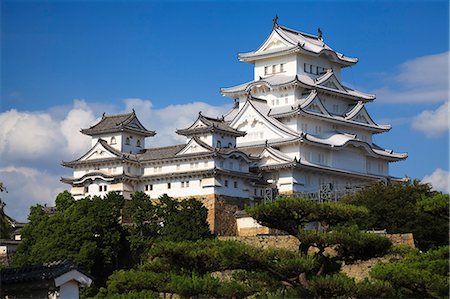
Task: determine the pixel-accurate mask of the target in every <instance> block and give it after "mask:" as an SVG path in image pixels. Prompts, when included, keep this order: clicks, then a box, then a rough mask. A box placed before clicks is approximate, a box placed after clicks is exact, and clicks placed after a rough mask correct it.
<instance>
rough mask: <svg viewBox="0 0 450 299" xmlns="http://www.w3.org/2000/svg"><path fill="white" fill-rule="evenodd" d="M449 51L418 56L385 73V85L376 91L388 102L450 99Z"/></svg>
mask: <svg viewBox="0 0 450 299" xmlns="http://www.w3.org/2000/svg"><path fill="white" fill-rule="evenodd" d="M448 59H449V52H444V53H439V54H435V55H428V56H423V57H418V58H416V59H413V60H409V61H406V62H405V63H403V64H401V65H400V66H399V68H398V70H397V71H396V73H395V74H393V75H390V76H386V77H385V80H384V81H385V82H386V83H387V84H386V86H383V87H381V88H378V89H376V90H374V91H373V93H375V94H376V95H377V98H378V99H379V101H382V102H386V103H417V104H420V103H422V104H423V103H439V102H444V101H447V100H448V99H449V81H448V80H449V73H448V72H449V71H448V70H449V68H448V66H449V60H448Z"/></svg>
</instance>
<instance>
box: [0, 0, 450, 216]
mask: <svg viewBox="0 0 450 299" xmlns="http://www.w3.org/2000/svg"><path fill="white" fill-rule="evenodd" d="M1 14H2V15H1V31H2V32H1V106H0V156H1V159H0V180H1V181H4V182H5V184H6V187H7V188H8V189H9V193H7V194H2V198H3V199H4V200H5V201H6V203H7V211H9V212H10V214H12V216H13V217H18V218H19V219H22V220H24V217H26V214H27V213H28V206H29V205H31V204H34V203H37V202H39V203H48V204H52V202H53V197H54V194H56V193H57V192H59V191H61V190H62V189H63V188H64V187H65V186H64V185H62V184H61V183H59V177H60V176H62V175H66V176H67V175H70V171H69V170H66V169H63V168H62V166H60V162H61V160H71V159H73V158H75V157H77V155H79V154H81V153H82V152H83V151H84V150H86V144H89V139H86V138H85V137H84V136H81V134H80V133H79V129H80V128H81V127H86V126H88V125H89V124H92V122H93V121H95V119H96V118H98V117H99V116H101V114H102V112H103V111H106V112H107V113H117V112H122V111H125V110H128V109H131V108H132V107H134V108H136V110H137V112H138V115H139V116H140V117H141V118H143V119H144V121H143V122H144V123H145V124H146V125H147V126H148V127H149V129H156V130H157V131H158V132H159V134H158V138H159V139H156V140H155V141H153V142H150V144H151V145H154V144H170V143H174V142H179V139H177V137H176V136H174V134H173V131H174V130H175V128H177V127H178V128H179V127H182V126H184V125H186V124H189V122H191V121H193V119H194V118H195V116H196V115H197V112H198V110H202V111H203V112H209V113H210V114H214V113H219V114H220V113H223V112H224V111H226V109H227V108H228V107H229V106H230V104H231V100H230V99H228V98H224V97H222V96H221V95H220V93H219V89H220V87H228V86H232V85H237V84H239V83H243V82H246V81H249V80H251V79H252V76H253V69H252V66H251V65H249V64H245V63H242V62H239V61H238V60H237V57H236V56H237V53H239V52H247V51H252V50H254V49H256V48H257V47H258V46H259V45H260V44H261V43H262V42H263V41H264V39H265V38H266V37H267V35H268V34H269V33H270V30H271V26H272V18H273V17H274V16H275V14H278V16H279V23H280V24H282V25H285V26H287V27H291V28H295V29H298V30H300V31H304V32H309V33H316V31H317V27H320V28H321V29H322V31H323V34H324V39H325V41H326V42H327V44H329V45H331V47H333V48H334V49H335V50H337V51H340V52H342V53H344V54H345V55H347V56H350V57H358V58H359V60H360V61H359V63H358V64H357V65H356V66H354V67H351V68H348V69H346V70H345V71H344V72H343V80H344V83H346V84H347V85H350V86H353V87H355V88H357V89H360V90H362V91H365V92H373V93H376V94H377V100H375V102H374V103H372V104H369V105H368V106H367V108H368V110H369V112H370V113H371V115H372V116H373V118H374V119H375V120H377V121H378V122H380V123H391V124H392V125H393V129H392V130H391V131H390V132H389V133H385V134H381V135H377V136H376V137H375V142H376V143H377V144H379V145H381V146H384V147H387V148H391V149H394V150H395V151H397V152H408V153H409V155H410V157H409V158H408V160H406V161H404V162H399V163H393V164H391V174H392V175H394V176H400V177H403V176H404V175H408V176H410V177H412V178H418V179H423V178H424V177H425V178H426V180H428V181H431V182H433V183H434V184H435V187H436V188H437V189H441V190H448V168H449V167H448V164H449V161H448V159H449V158H448V145H449V139H448V99H449V98H448V50H449V28H448V27H449V5H448V1H348V2H344V1H328V2H324V1H314V2H313V1H304V2H302V1H297V2H283V1H281V2H280V1H278V2H270V1H264V2H257V1H248V2H239V1H232V2H208V1H201V2H175V1H170V2H158V1H148V2H144V1H142V2H141V1H139V2H133V1H131V2H118V1H96V2H91V1H76V2H66V1H45V2H44V1H2V2H1ZM205 114H206V113H205ZM436 171H437V172H436Z"/></svg>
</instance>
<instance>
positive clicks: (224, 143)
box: [209, 134, 236, 147]
mask: <svg viewBox="0 0 450 299" xmlns="http://www.w3.org/2000/svg"><path fill="white" fill-rule="evenodd" d="M218 141H220V144H221V146H220V147H235V146H236V138H235V137H232V136H228V135H222V134H213V135H212V144H209V145H210V146H212V147H218V144H217V142H218ZM229 144H231V146H229Z"/></svg>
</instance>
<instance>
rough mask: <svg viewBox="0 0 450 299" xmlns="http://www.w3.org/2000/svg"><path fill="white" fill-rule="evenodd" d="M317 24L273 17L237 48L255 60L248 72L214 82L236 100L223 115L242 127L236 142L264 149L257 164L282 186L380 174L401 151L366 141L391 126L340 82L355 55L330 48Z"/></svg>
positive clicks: (357, 181)
mask: <svg viewBox="0 0 450 299" xmlns="http://www.w3.org/2000/svg"><path fill="white" fill-rule="evenodd" d="M318 31H319V34H318V35H317V36H315V35H311V34H307V33H302V32H298V31H296V30H292V29H289V28H287V27H284V26H281V25H279V24H278V23H277V18H276V19H274V26H273V29H272V32H271V33H270V35H269V36H268V38H267V39H266V40H265V41H264V42H263V44H262V45H261V46H260V47H259V48H258V49H257V50H256V51H253V52H250V53H244V54H239V56H238V57H239V60H241V61H243V62H247V63H250V64H253V65H254V80H253V81H250V82H247V83H244V84H241V85H238V86H234V87H230V88H222V89H221V92H222V94H223V95H224V96H228V97H231V98H233V99H235V100H237V101H238V105H236V106H235V107H234V108H233V110H232V111H230V112H229V113H228V114H227V115H226V119H225V120H227V121H229V123H230V126H231V127H233V128H235V129H239V130H241V131H245V132H246V133H247V135H245V136H242V137H239V138H238V139H237V145H238V147H239V148H241V149H242V150H245V151H246V152H248V153H252V154H260V155H261V154H262V155H263V156H262V160H261V161H260V162H259V164H258V167H259V170H260V171H261V172H263V173H264V177H265V178H266V179H269V180H270V181H273V182H275V186H276V187H277V188H278V189H279V191H280V192H281V193H292V192H305V191H316V190H318V189H319V188H320V187H321V186H323V185H326V186H334V188H337V187H338V186H341V187H342V186H344V187H345V188H348V187H351V186H359V185H361V184H364V183H367V182H371V181H374V180H375V181H376V180H383V181H386V180H389V179H391V177H390V176H389V162H395V161H399V160H402V159H405V158H406V157H407V155H406V154H396V153H394V152H393V151H391V150H386V149H383V148H381V147H379V146H377V145H375V144H374V143H373V138H372V137H373V135H374V134H378V133H382V132H386V131H389V130H390V128H391V126H389V125H379V124H377V123H375V121H374V120H373V119H372V118H371V117H370V115H369V113H368V111H367V110H366V108H365V104H366V103H370V102H371V101H373V100H374V99H375V96H374V95H370V94H366V93H363V92H360V91H357V90H354V89H351V88H349V87H347V86H344V85H343V84H342V83H341V69H342V68H345V67H349V66H352V65H354V64H356V63H357V61H358V59H356V58H350V57H346V56H345V55H343V54H341V53H338V52H336V51H334V50H333V49H332V48H331V47H329V46H328V45H327V44H325V42H324V41H323V38H322V31H321V30H320V29H319V30H318ZM268 147H270V148H271V150H270V151H268V150H267V148H268ZM275 153H276V155H275Z"/></svg>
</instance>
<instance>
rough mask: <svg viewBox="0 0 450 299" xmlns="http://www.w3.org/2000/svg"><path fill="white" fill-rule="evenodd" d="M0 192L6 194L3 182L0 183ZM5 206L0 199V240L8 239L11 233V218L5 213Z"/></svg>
mask: <svg viewBox="0 0 450 299" xmlns="http://www.w3.org/2000/svg"><path fill="white" fill-rule="evenodd" d="M0 192H7V191H6V188H5V186H4V185H3V182H0ZM5 206H6V204H5V203H4V202H3V200H2V199H1V198H0V239H9V238H10V237H11V236H10V235H11V232H12V226H11V218H9V216H8V215H6V213H5Z"/></svg>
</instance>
